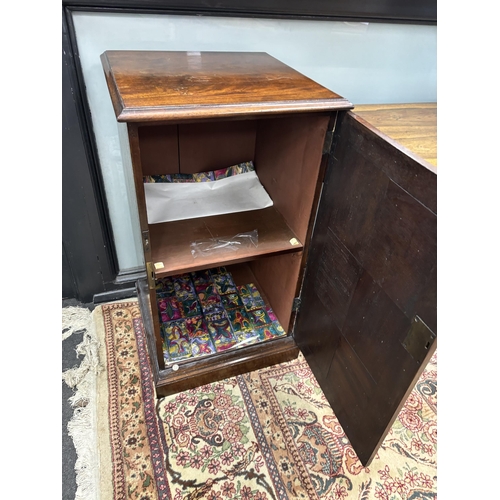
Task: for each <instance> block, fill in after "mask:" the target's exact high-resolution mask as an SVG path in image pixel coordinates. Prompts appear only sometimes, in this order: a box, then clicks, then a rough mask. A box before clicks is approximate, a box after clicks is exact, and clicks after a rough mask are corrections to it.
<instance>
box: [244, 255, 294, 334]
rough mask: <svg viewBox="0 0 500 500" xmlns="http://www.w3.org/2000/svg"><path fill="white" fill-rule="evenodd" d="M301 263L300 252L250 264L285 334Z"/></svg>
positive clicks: (287, 328) (288, 328)
mask: <svg viewBox="0 0 500 500" xmlns="http://www.w3.org/2000/svg"><path fill="white" fill-rule="evenodd" d="M301 263H302V252H300V253H293V254H285V255H277V256H274V257H267V258H265V259H260V260H256V261H254V262H252V263H251V267H252V271H253V273H254V274H255V277H256V278H257V280H258V281H259V283H260V286H261V288H262V290H263V292H264V293H265V295H266V297H267V299H268V300H269V303H270V305H271V307H272V308H273V311H274V313H275V314H276V316H277V317H278V319H279V321H280V323H281V324H282V325H283V328H285V330H287V332H290V320H291V314H292V306H293V299H294V298H295V297H296V296H297V293H298V292H297V288H298V281H299V275H300V270H301Z"/></svg>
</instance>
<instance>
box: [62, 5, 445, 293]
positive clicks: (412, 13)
mask: <svg viewBox="0 0 500 500" xmlns="http://www.w3.org/2000/svg"><path fill="white" fill-rule="evenodd" d="M62 6H63V9H62V17H63V20H62V21H63V23H62V24H63V43H62V49H63V50H62V52H63V73H64V72H65V73H64V74H63V76H64V77H63V102H62V105H63V117H64V120H65V121H63V180H64V179H67V180H68V182H67V183H66V185H67V184H68V183H71V185H72V186H74V188H75V189H76V188H78V190H79V194H78V195H76V196H75V193H74V192H68V190H65V188H64V187H63V298H76V299H77V300H80V301H81V302H90V301H94V302H100V301H105V300H113V299H115V298H121V297H125V296H131V295H133V294H134V284H135V282H136V280H137V279H138V278H140V277H142V276H145V273H144V271H143V270H142V269H138V270H137V272H129V273H123V274H120V273H119V270H118V260H117V255H116V250H115V245H114V239H113V231H112V226H111V222H110V217H109V212H108V208H107V203H106V196H105V192H104V185H103V180H102V176H101V169H100V165H99V157H98V154H97V146H96V141H95V136H94V130H93V127H92V120H91V115H90V107H89V103H88V99H87V94H86V92H85V84H84V79H83V72H82V68H81V65H80V59H79V55H78V46H77V43H76V34H75V29H74V25H73V20H72V12H73V11H75V10H78V11H87V12H120V13H137V14H145V13H150V14H152V13H161V14H170V15H172V14H178V15H205V16H226V17H254V18H275V19H305V20H331V21H355V22H384V23H398V24H405V23H406V24H430V25H436V24H437V0H389V1H387V0H359V1H357V2H353V1H352V0H278V1H273V2H269V1H268V0H63V2H62ZM68 116H69V119H68V118H67V117H68ZM68 120H69V121H68ZM69 144H72V145H74V144H77V145H78V147H77V148H76V149H75V148H69V147H68V145H69ZM69 150H71V152H68V151H69ZM63 186H64V184H63ZM82 220H83V221H85V222H86V224H83V225H84V226H85V227H83V229H82V230H80V231H73V230H72V228H73V227H74V226H75V224H77V225H78V224H80V225H82V224H81V221H82ZM68 294H72V295H73V297H67V296H65V295H68Z"/></svg>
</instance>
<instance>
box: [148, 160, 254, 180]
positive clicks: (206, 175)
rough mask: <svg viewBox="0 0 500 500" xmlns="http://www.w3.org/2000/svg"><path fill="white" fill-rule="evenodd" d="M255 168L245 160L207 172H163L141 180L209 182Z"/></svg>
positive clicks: (251, 170)
mask: <svg viewBox="0 0 500 500" xmlns="http://www.w3.org/2000/svg"><path fill="white" fill-rule="evenodd" d="M254 170H255V168H254V165H253V162H252V161H247V162H244V163H239V164H238V165H232V166H230V167H227V168H221V169H219V170H211V171H209V172H198V173H195V174H164V175H146V176H144V178H143V180H144V182H145V183H151V182H209V181H218V180H219V179H225V178H226V177H232V176H233V175H238V174H244V173H246V172H253V171H254Z"/></svg>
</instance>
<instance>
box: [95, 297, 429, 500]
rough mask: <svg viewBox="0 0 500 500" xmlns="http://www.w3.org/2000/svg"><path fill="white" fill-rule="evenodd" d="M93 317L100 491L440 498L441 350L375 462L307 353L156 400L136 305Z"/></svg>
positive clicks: (143, 498) (216, 496) (116, 495)
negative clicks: (358, 443)
mask: <svg viewBox="0 0 500 500" xmlns="http://www.w3.org/2000/svg"><path fill="white" fill-rule="evenodd" d="M94 319H95V322H96V331H97V335H98V340H99V342H100V346H101V347H100V363H101V367H102V369H101V372H100V374H99V376H98V381H97V390H98V398H97V433H98V443H99V474H100V487H99V498H100V499H102V500H108V499H109V500H126V499H127V500H128V499H137V500H156V499H162V500H163V499H173V500H181V499H182V500H195V499H209V500H226V499H237V500H239V499H241V500H251V499H253V500H264V499H300V498H304V499H309V498H314V499H332V500H333V499H335V500H350V499H356V500H368V499H378V500H410V499H431V498H436V491H437V464H436V450H437V425H436V424H437V415H436V412H437V381H436V378H437V354H435V355H434V357H433V358H432V360H431V362H430V363H429V365H428V366H427V367H426V369H425V370H424V372H423V374H422V376H421V377H420V380H419V382H418V383H417V385H416V387H415V389H414V390H413V392H412V393H411V395H410V397H409V399H408V400H407V402H406V404H405V406H404V407H403V409H402V410H401V412H400V414H399V417H398V418H397V419H396V421H395V423H394V425H393V427H392V429H391V431H390V433H389V435H388V436H387V438H386V439H385V441H384V443H383V444H382V446H381V448H380V450H379V452H378V454H377V456H376V457H375V459H374V460H373V461H372V463H371V465H370V466H369V467H367V468H365V467H363V466H362V465H361V463H360V462H359V461H358V459H357V457H356V454H355V453H354V451H353V449H352V447H351V446H350V444H349V441H348V439H347V438H346V436H345V434H344V432H343V430H342V428H341V427H340V425H339V423H338V421H337V419H336V417H335V415H334V414H333V412H332V409H331V407H330V406H329V405H328V403H327V402H326V399H325V397H324V395H323V393H322V391H321V389H320V388H319V386H318V384H317V382H316V380H315V378H314V376H313V375H312V373H311V371H310V369H309V367H308V365H307V363H306V362H305V360H304V359H303V357H302V356H299V358H298V359H296V360H294V361H291V362H289V363H284V364H281V365H276V366H273V367H270V368H266V369H263V370H258V371H255V372H252V373H249V374H246V375H242V376H238V377H234V378H231V379H227V380H224V381H222V382H217V383H214V384H208V385H205V386H202V387H199V388H197V389H193V390H190V391H186V392H183V393H180V394H177V395H174V396H170V397H167V398H163V399H160V400H157V399H156V397H155V393H154V387H153V384H152V379H151V372H150V368H149V361H148V357H147V351H146V343H145V338H144V330H143V325H142V321H141V316H140V312H139V308H138V305H137V302H136V301H130V302H122V303H112V304H106V305H103V306H99V307H98V308H96V310H95V311H94Z"/></svg>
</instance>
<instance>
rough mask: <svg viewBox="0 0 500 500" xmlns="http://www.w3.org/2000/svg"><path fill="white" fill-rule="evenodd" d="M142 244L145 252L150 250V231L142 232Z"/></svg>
mask: <svg viewBox="0 0 500 500" xmlns="http://www.w3.org/2000/svg"><path fill="white" fill-rule="evenodd" d="M142 246H143V247H144V251H145V252H149V231H143V232H142Z"/></svg>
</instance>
